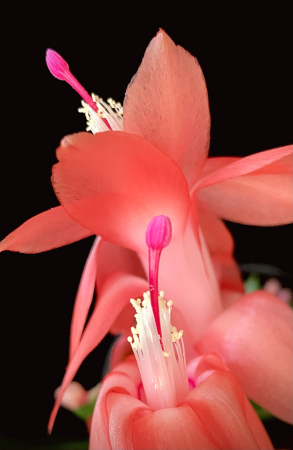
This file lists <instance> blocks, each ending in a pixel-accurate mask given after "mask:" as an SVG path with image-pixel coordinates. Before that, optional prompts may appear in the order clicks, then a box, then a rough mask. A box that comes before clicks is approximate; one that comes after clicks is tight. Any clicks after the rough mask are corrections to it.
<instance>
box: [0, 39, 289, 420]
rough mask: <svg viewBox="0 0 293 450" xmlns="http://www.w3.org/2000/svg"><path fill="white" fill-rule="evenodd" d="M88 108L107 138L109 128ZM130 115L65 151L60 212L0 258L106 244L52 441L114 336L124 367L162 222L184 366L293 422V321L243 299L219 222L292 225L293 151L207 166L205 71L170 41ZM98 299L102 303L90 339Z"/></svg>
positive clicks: (88, 274)
mask: <svg viewBox="0 0 293 450" xmlns="http://www.w3.org/2000/svg"><path fill="white" fill-rule="evenodd" d="M62 61H63V60H62V59H61V60H59V63H60V64H59V66H58V64H57V67H58V70H59V69H60V73H59V72H58V73H57V75H58V77H59V78H62V79H65V78H66V77H65V76H64V73H66V74H67V75H68V72H66V71H68V70H69V69H68V66H67V65H66V64H65V65H64V64H63V62H62ZM55 62H56V61H55ZM57 63H58V61H57ZM55 69H56V67H55ZM55 75H56V73H55ZM67 78H68V77H67ZM69 78H70V77H69ZM67 81H68V79H67ZM71 81H72V80H71ZM75 87H76V85H75ZM89 102H90V101H89ZM91 106H92V108H93V109H92V112H91V115H92V116H93V117H95V120H96V122H97V123H98V124H100V129H101V130H102V129H103V130H105V129H106V130H107V129H108V128H109V127H108V125H109V124H110V122H111V115H110V114H108V115H107V111H106V110H105V111H104V115H102V116H101V114H99V112H97V107H95V106H94V105H91ZM123 108H124V116H123V131H105V132H100V133H97V134H95V135H92V134H90V133H78V134H75V135H72V136H67V137H66V138H64V139H63V140H62V142H61V145H60V147H59V148H58V149H57V158H58V160H59V162H58V163H57V164H56V165H55V166H54V167H53V175H52V184H53V188H54V190H55V193H56V195H57V197H58V199H59V200H60V203H61V205H60V206H58V207H56V208H53V209H51V210H49V211H46V212H44V213H42V214H39V215H38V216H36V217H34V218H32V219H30V220H28V221H27V222H25V223H24V224H23V225H22V226H21V227H19V228H18V229H17V230H15V231H14V232H12V233H11V234H10V235H9V236H7V237H6V238H5V239H4V240H3V241H2V242H1V244H0V250H12V251H21V252H25V253H35V252H41V251H46V250H50V249H52V248H56V247H59V246H62V245H66V244H69V243H71V242H75V241H77V240H79V239H82V238H85V237H88V236H90V235H98V236H100V237H99V238H96V240H95V243H94V245H93V247H92V250H91V253H90V255H89V257H88V261H87V263H86V266H85V270H84V273H83V276H82V279H81V283H80V287H79V291H78V294H77V298H76V302H75V306H74V312H73V318H72V327H71V342H70V358H69V364H68V367H67V371H66V374H65V377H64V380H63V383H62V386H61V389H60V393H59V398H58V400H57V402H56V405H55V408H54V411H53V414H52V417H51V422H50V427H52V424H53V421H54V418H55V415H56V412H57V410H58V407H59V405H60V400H61V397H62V395H63V394H64V392H65V390H66V388H67V386H68V385H69V383H70V382H71V380H72V379H73V377H74V375H75V373H76V371H77V370H78V368H79V366H80V364H81V363H82V361H83V359H84V358H85V357H86V356H87V355H88V354H89V353H90V352H91V351H92V349H94V348H95V347H96V346H97V345H98V344H99V342H100V341H101V340H102V338H103V337H104V336H105V334H106V333H107V332H108V331H109V330H110V331H111V332H113V333H115V334H116V333H122V337H121V338H120V340H119V341H118V343H117V346H116V348H115V351H114V355H113V363H114V362H115V361H117V360H119V359H120V357H121V355H122V354H124V351H125V333H126V330H127V329H129V326H130V325H131V324H132V313H131V310H130V307H129V305H128V302H129V298H131V297H134V298H136V297H139V296H141V294H142V292H144V291H146V290H147V281H146V277H145V271H146V268H147V264H148V258H147V252H146V248H145V245H144V239H143V236H144V230H145V228H146V225H147V223H148V222H149V220H150V219H151V218H152V217H154V216H156V215H161V214H164V215H166V216H168V217H170V219H171V221H172V225H173V240H172V243H171V244H170V246H169V247H168V248H167V249H166V251H165V253H164V255H163V256H162V261H161V271H160V285H162V286H164V289H165V291H166V297H167V298H176V299H178V304H177V307H176V309H175V308H174V311H173V312H174V314H173V316H174V317H176V323H178V326H179V327H180V328H183V329H184V330H185V335H186V354H187V359H188V360H190V359H191V358H193V357H194V356H197V355H200V354H203V353H209V352H212V351H217V353H218V354H219V355H220V356H221V358H222V360H223V361H224V362H225V364H226V365H227V366H228V367H229V369H231V370H232V371H233V372H234V373H235V374H236V376H237V378H238V380H239V381H240V383H241V385H242V386H243V388H244V390H245V393H246V394H247V395H248V396H250V397H251V398H252V399H254V400H255V401H256V402H258V403H259V404H260V405H262V406H263V407H265V408H266V409H269V410H270V411H271V412H272V413H274V414H275V415H277V416H279V417H281V418H282V419H284V420H288V421H291V418H292V414H291V412H290V408H291V404H292V402H290V398H292V386H291V380H292V364H291V361H292V350H291V349H292V339H291V338H292V320H291V311H290V308H289V307H288V306H287V305H285V304H283V303H282V302H281V301H279V300H278V299H276V298H275V297H274V296H272V295H270V294H268V293H265V292H258V293H253V294H249V295H247V296H242V297H241V295H242V294H243V287H242V283H241V278H240V276H239V272H238V269H237V266H236V264H235V262H234V259H233V256H232V255H233V239H232V237H231V235H230V233H229V232H228V230H227V228H226V227H225V225H224V224H223V222H222V221H221V219H228V220H231V221H237V222H240V223H246V224H251V225H279V224H285V223H289V222H290V221H291V219H292V218H291V203H292V200H291V196H292V185H291V174H292V166H291V154H292V146H286V147H282V148H277V149H273V150H268V151H264V152H261V153H258V154H255V155H251V156H248V157H246V158H236V157H235V158H230V157H229V158H228V157H221V158H207V155H208V148H209V129H210V116H209V106H208V97H207V90H206V85H205V81H204V77H203V74H202V71H201V69H200V66H199V64H198V62H197V61H196V59H195V58H194V57H192V56H191V55H190V54H189V53H187V52H186V51H185V50H184V49H182V48H181V47H179V46H176V45H175V44H174V43H173V42H172V41H171V39H170V38H169V37H168V36H167V35H166V34H165V33H164V32H163V31H160V32H159V33H158V34H157V36H156V37H155V38H154V39H153V40H152V41H151V43H150V44H149V46H148V48H147V50H146V53H145V55H144V58H143V61H142V63H141V66H140V67H139V69H138V72H137V74H136V76H135V77H134V78H133V80H132V81H131V83H130V85H129V86H128V88H127V91H126V96H125V100H124V105H123ZM95 111H96V112H95ZM105 118H106V119H105ZM106 122H107V123H108V125H107V123H106ZM114 122H115V120H114ZM115 123H116V122H115ZM112 128H113V127H112ZM118 128H119V127H118ZM114 129H115V128H114ZM252 199H253V201H251V200H252ZM174 261H176V267H175V264H174ZM219 287H220V289H219ZM95 288H96V289H97V291H98V293H99V299H98V302H97V303H96V305H95V308H94V311H93V313H92V316H91V318H90V320H89V322H88V324H87V326H86V327H85V322H86V318H87V314H88V311H89V308H90V304H91V301H92V297H93V293H94V290H95ZM239 297H240V298H239ZM236 299H237V301H236ZM230 304H231V305H232V306H230V307H229V308H227V306H228V305H230ZM123 335H124V336H123ZM126 344H128V343H127V342H126ZM275 361H277V363H276V362H275ZM290 414H291V415H290Z"/></svg>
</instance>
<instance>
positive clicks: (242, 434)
mask: <svg viewBox="0 0 293 450" xmlns="http://www.w3.org/2000/svg"><path fill="white" fill-rule="evenodd" d="M193 370H194V375H195V378H196V387H195V389H193V390H192V391H191V392H190V393H189V395H188V396H187V397H186V400H185V401H184V403H186V404H187V405H188V406H190V408H191V409H192V410H193V412H194V413H195V414H196V415H197V416H198V417H199V418H200V420H201V429H202V430H205V433H206V435H207V436H208V437H209V439H210V440H211V441H212V443H213V447H212V448H221V449H227V448H230V449H247V448H255V449H256V448H261V449H273V446H272V444H271V442H270V439H269V437H268V435H267V433H266V431H265V429H264V427H263V425H262V423H261V421H260V419H259V418H258V417H257V415H256V414H255V413H253V411H251V409H250V408H249V405H248V400H247V398H246V397H245V395H244V393H243V391H242V389H241V386H240V384H239V383H238V381H237V380H236V378H235V377H234V375H233V374H232V373H231V372H229V371H227V370H226V368H225V366H224V365H223V364H222V362H221V360H220V359H219V357H218V356H217V355H204V356H203V357H202V358H197V360H195V364H194V362H193ZM200 448H202V447H200Z"/></svg>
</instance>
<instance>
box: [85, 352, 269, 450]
mask: <svg viewBox="0 0 293 450" xmlns="http://www.w3.org/2000/svg"><path fill="white" fill-rule="evenodd" d="M188 372H189V377H190V378H192V379H193V380H194V381H195V384H196V387H195V388H194V389H192V390H191V391H190V392H189V394H188V395H187V396H186V398H185V399H184V401H182V402H181V403H179V404H178V405H177V406H176V407H175V408H167V409H159V410H156V411H153V410H152V409H150V408H149V407H148V406H147V405H146V404H145V403H144V402H142V401H141V400H140V398H139V391H140V384H141V379H140V374H139V370H138V367H137V364H136V362H135V360H134V359H133V358H132V357H130V358H129V359H127V360H126V361H125V362H123V363H120V364H119V365H118V366H116V367H115V368H114V369H113V370H112V371H111V372H110V373H109V374H108V375H107V376H106V377H105V379H104V381H103V384H102V388H101V391H100V395H99V397H98V400H97V403H96V407H95V411H94V415H93V418H92V427H91V432H90V447H89V448H90V450H98V449H103V450H107V449H115V448H119V449H121V450H122V449H123V450H124V449H125V450H128V449H145V450H151V449H177V450H179V449H184V450H185V449H248V448H249V449H266V450H267V449H271V448H273V447H272V444H271V442H270V440H269V438H268V435H267V434H266V431H265V429H264V427H263V425H262V423H261V421H260V420H259V418H258V416H257V415H256V413H255V411H254V409H253V408H252V406H251V404H250V403H249V401H248V400H247V398H246V396H245V395H244V393H243V391H242V389H241V386H240V384H239V383H238V381H237V380H236V378H235V376H234V375H233V374H232V373H231V372H230V371H229V370H228V369H227V368H226V367H225V365H224V364H223V363H222V361H221V360H220V358H219V357H218V356H217V355H215V354H210V355H204V356H200V357H198V358H196V359H195V360H194V361H192V363H191V364H190V366H189V368H188Z"/></svg>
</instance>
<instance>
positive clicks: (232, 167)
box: [193, 145, 293, 191]
mask: <svg viewBox="0 0 293 450" xmlns="http://www.w3.org/2000/svg"><path fill="white" fill-rule="evenodd" d="M292 151H293V145H287V146H285V147H279V148H274V149H272V150H266V151H264V152H259V153H255V154H253V155H249V156H246V157H245V158H240V159H236V160H234V161H233V162H231V164H224V165H223V166H222V167H221V168H219V169H218V170H216V171H214V172H212V173H210V174H209V175H207V176H206V177H205V178H202V179H201V180H200V181H199V182H198V184H197V185H195V186H194V187H193V191H195V190H196V191H198V190H200V189H204V188H207V187H208V186H212V185H214V184H217V183H221V182H223V181H226V180H230V179H231V178H235V177H239V176H242V175H247V174H250V173H252V172H255V171H258V170H262V171H261V173H267V174H270V173H276V172H275V171H272V164H273V163H276V162H278V161H282V160H283V161H284V159H285V158H286V157H288V156H289V155H291V156H292ZM221 159H222V162H223V163H224V160H225V159H226V158H221ZM285 161H286V165H287V164H288V162H289V158H286V159H285ZM291 165H292V159H291ZM266 166H268V170H267V171H266V170H263V169H264V168H265V167H266ZM282 172H283V171H282Z"/></svg>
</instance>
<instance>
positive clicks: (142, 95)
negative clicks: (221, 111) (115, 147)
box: [123, 31, 210, 183]
mask: <svg viewBox="0 0 293 450" xmlns="http://www.w3.org/2000/svg"><path fill="white" fill-rule="evenodd" d="M123 109H124V118H123V126H124V130H125V131H126V132H129V133H134V134H138V135H139V136H142V137H144V138H145V139H146V140H148V141H149V142H151V143H152V144H154V145H155V146H156V147H157V148H159V149H160V150H161V151H163V152H165V153H166V154H168V155H169V156H170V157H171V158H172V159H173V160H174V161H176V162H177V164H178V165H179V167H180V168H181V170H182V172H183V173H184V175H185V177H186V179H187V180H188V182H189V183H192V182H193V180H195V179H197V178H198V175H199V174H200V172H201V169H202V166H203V164H204V161H205V159H206V158H207V154H208V149H209V141H210V113H209V104H208V94H207V88H206V84H205V80H204V76H203V73H202V70H201V68H200V66H199V64H198V62H197V60H196V59H195V58H194V57H193V56H191V55H190V54H189V53H188V52H187V51H186V50H184V49H183V48H182V47H180V46H176V45H175V44H174V42H173V41H172V40H171V39H170V38H169V36H168V35H167V34H166V33H164V32H163V31H160V32H159V33H158V34H157V36H156V37H155V38H154V39H153V40H152V41H151V42H150V44H149V46H148V48H147V50H146V52H145V55H144V57H143V60H142V63H141V65H140V67H139V69H138V71H137V73H136V75H135V77H134V78H133V80H132V82H131V83H130V85H129V86H128V88H127V91H126V97H125V100H124V104H123Z"/></svg>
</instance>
